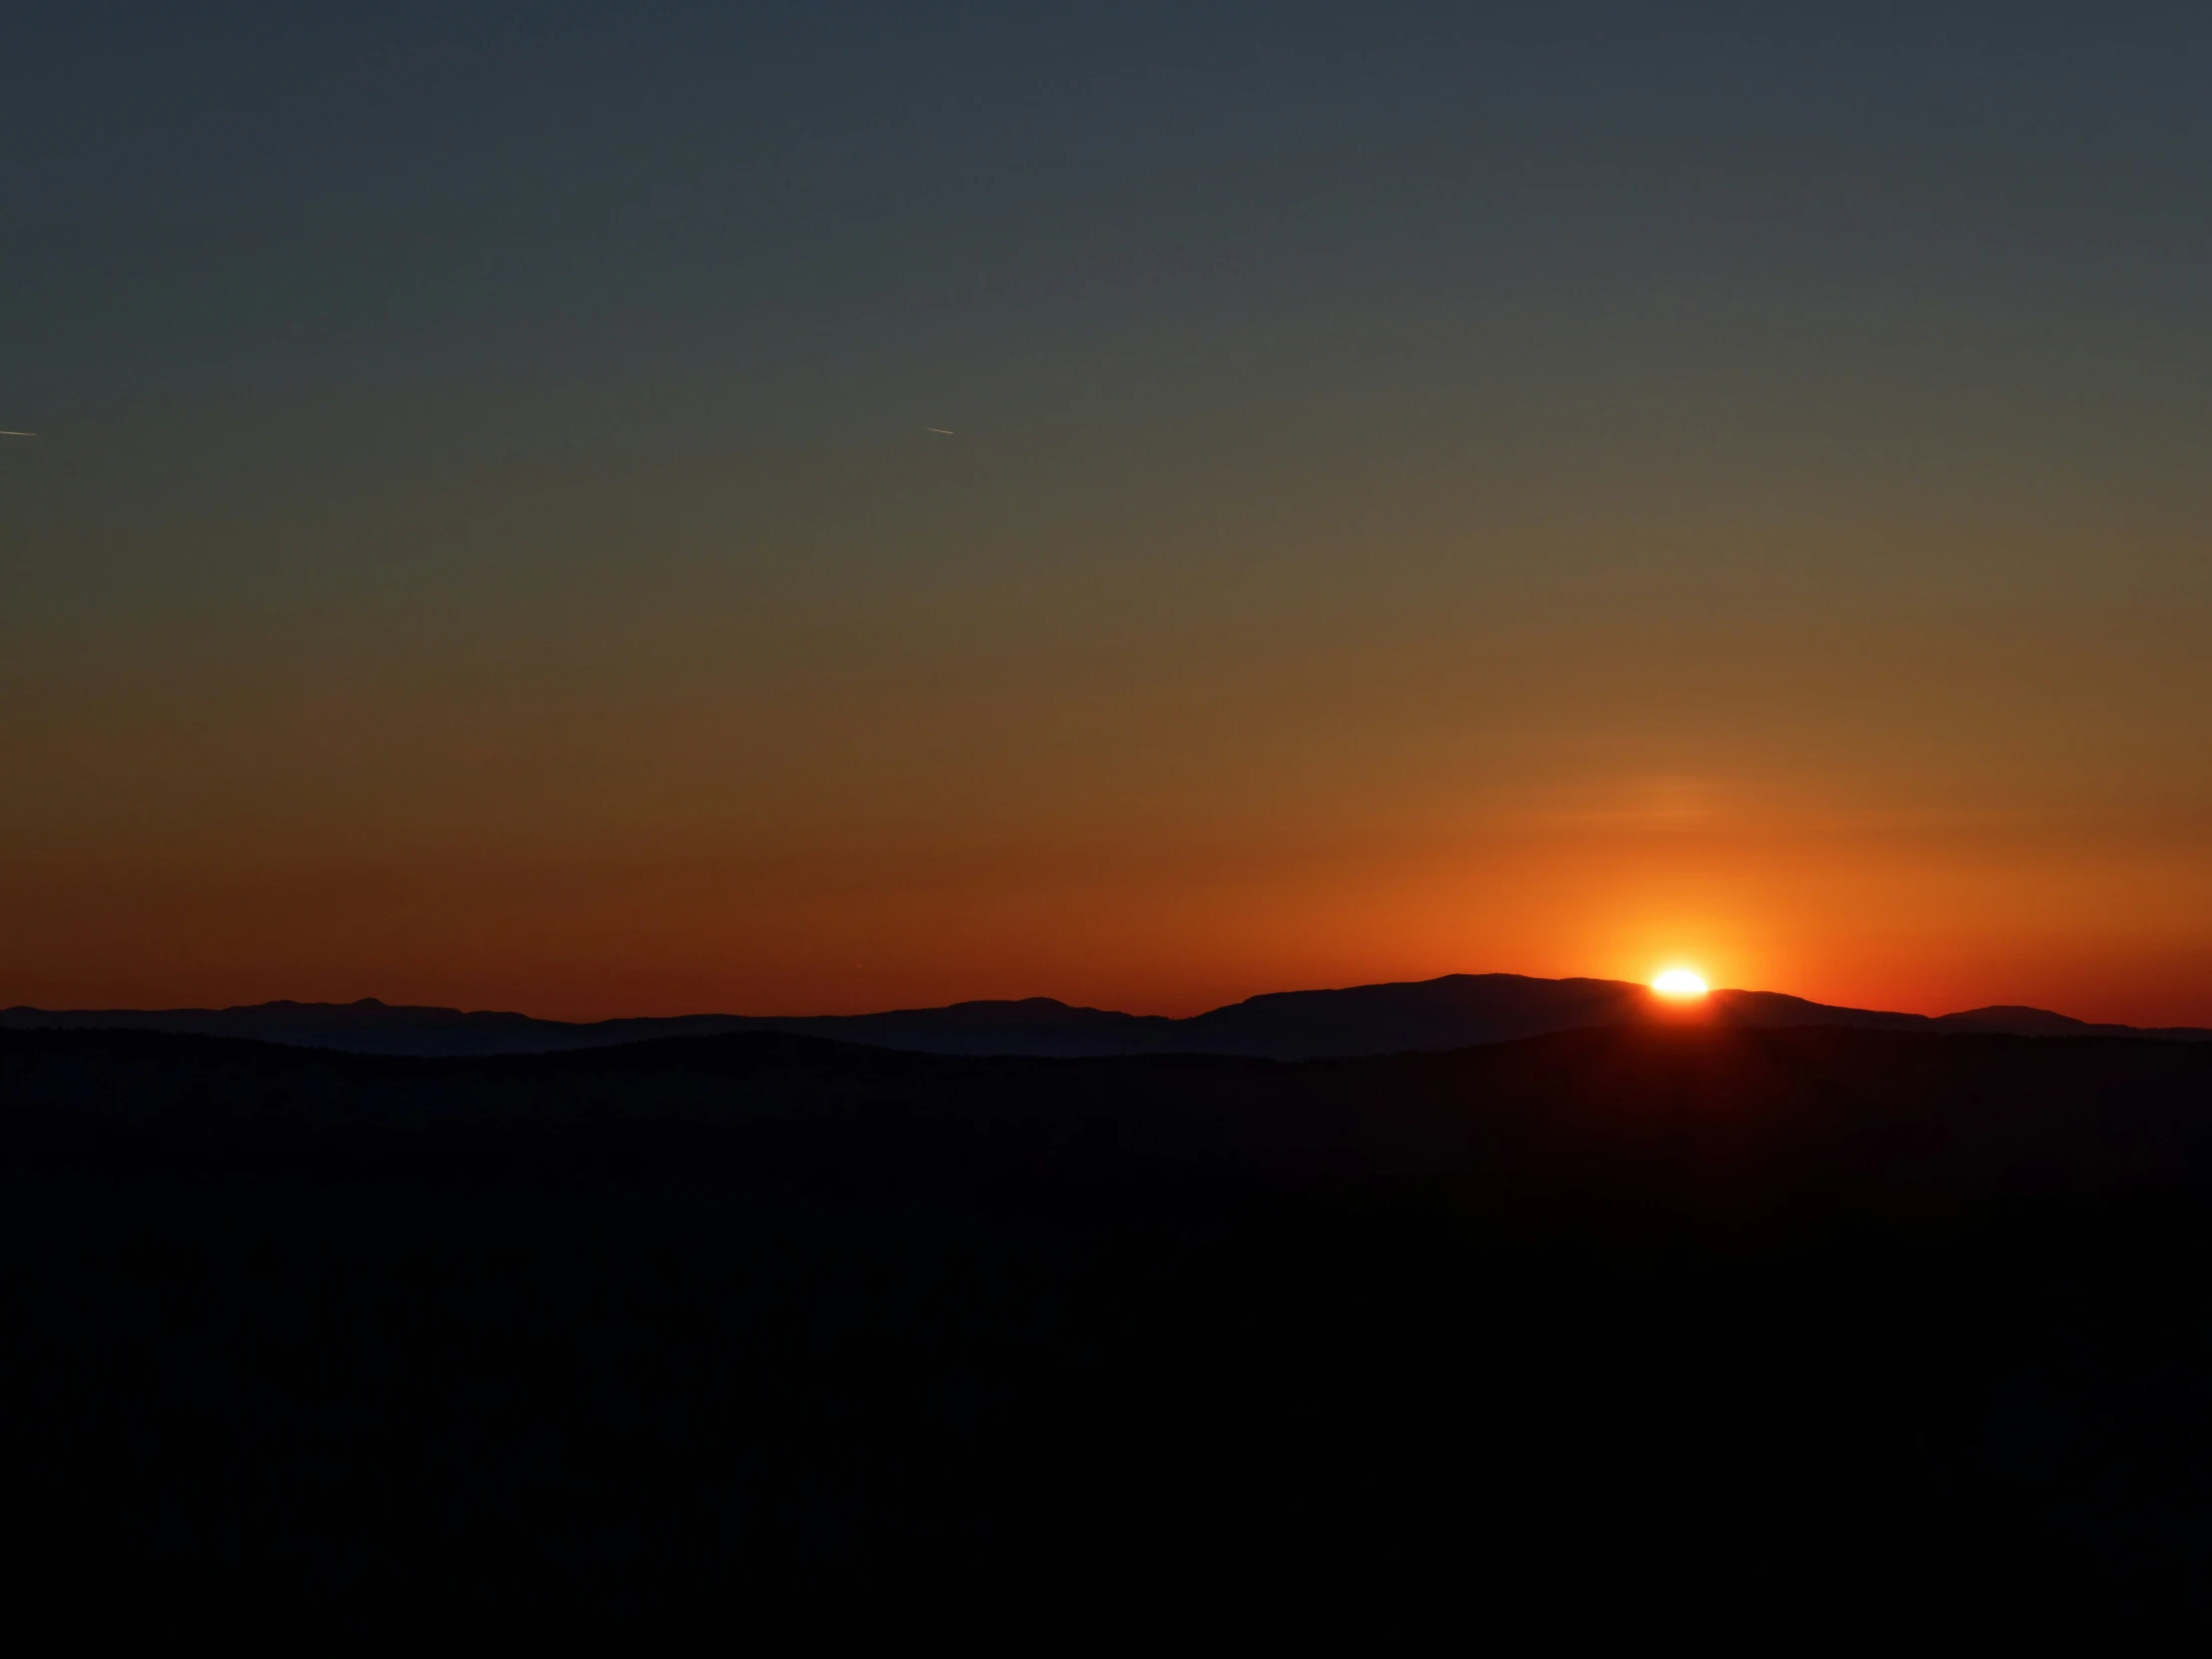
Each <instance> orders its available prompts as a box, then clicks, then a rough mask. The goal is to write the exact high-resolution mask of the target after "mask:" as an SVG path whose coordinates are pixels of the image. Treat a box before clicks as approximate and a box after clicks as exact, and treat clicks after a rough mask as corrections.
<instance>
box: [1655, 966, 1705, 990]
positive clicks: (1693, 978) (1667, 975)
mask: <svg viewBox="0 0 2212 1659" xmlns="http://www.w3.org/2000/svg"><path fill="white" fill-rule="evenodd" d="M1651 988H1652V989H1653V990H1655V991H1657V992H1658V993H1659V994H1660V995H1661V996H1703V995H1704V994H1705V990H1706V985H1705V979H1704V976H1703V975H1701V974H1699V973H1697V972H1695V971H1694V970H1692V969H1690V968H1685V967H1673V968H1668V969H1667V970H1666V972H1664V973H1662V974H1660V975H1659V977H1658V978H1656V979H1654V980H1653V981H1652V982H1651Z"/></svg>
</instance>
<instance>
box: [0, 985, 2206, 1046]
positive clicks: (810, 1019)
mask: <svg viewBox="0 0 2212 1659" xmlns="http://www.w3.org/2000/svg"><path fill="white" fill-rule="evenodd" d="M1686 1019H1701V1020H1710V1021H1714V1022H1717V1023H1721V1024H1728V1025H1743V1026H1756V1027H1787V1026H1820V1025H1848V1026H1858V1027H1863V1028H1866V1029H1872V1030H1900V1031H1903V1030H1936V1031H1953V1032H1965V1031H1979V1032H1996V1033H2009V1034H2012V1035H2015V1036H2141V1037H2155V1038H2159V1039H2162V1040H2177V1041H2205V1040H2212V1030H2201V1029H2195V1028H2188V1027H2182V1028H2168V1029H2158V1030H2139V1029H2136V1028H2134V1027H2130V1026H2123V1025H2089V1024H2085V1023H2083V1022H2082V1021H2080V1020H2074V1019H2069V1018H2067V1017H2066V1016H2064V1015H2062V1014H2054V1013H2049V1012H2046V1011H2045V1010H2043V1009H2039V1008H2016V1007H1992V1008H1977V1009H1974V1010H1972V1011H1970V1012H1966V1013H1958V1014H1944V1015H1941V1016H1939V1017H1937V1018H1934V1019H1931V1018H1929V1017H1928V1016H1926V1015H1922V1014H1900V1013H1885V1012H1882V1011H1880V1010H1876V1009H1867V1008H1838V1007H1831V1006H1828V1005H1826V1004H1823V1003H1818V1002H1808V1001H1806V1000H1805V999H1804V998H1802V997H1795V996H1785V995H1782V994H1780V993H1778V992H1774V991H1739V990H1720V991H1715V992H1713V993H1712V994H1711V996H1709V997H1707V998H1705V999H1703V1001H1701V1002H1698V1003H1695V1004H1690V1005H1683V1004H1677V1003H1671V1002H1668V1001H1667V1000H1665V999H1664V998H1660V997H1658V996H1656V995H1654V993H1653V992H1652V991H1651V989H1650V988H1649V987H1648V986H1644V985H1638V984H1633V983H1630V982H1627V981H1624V980H1617V979H1533V978H1528V977H1525V976H1523V975H1520V974H1514V973H1480V974H1466V973H1455V974H1447V975H1446V976H1444V977H1443V978H1440V979H1426V980H1418V981H1412V982H1407V983H1399V984H1384V985H1356V986H1352V987H1349V988H1347V989H1342V990H1314V991H1279V992H1275V993H1272V994H1269V995H1265V996H1255V997H1251V998H1249V999H1247V1000H1246V1001H1243V1002H1236V1003H1231V1004H1230V1005H1228V1006H1227V1007H1222V1008H1215V1009H1212V1010H1210V1011H1209V1012H1206V1013H1203V1014H1198V1015H1195V1016H1193V1017H1191V1018H1188V1019H1168V1018H1164V1017H1162V1016H1159V1015H1149V1014H1122V1013H1114V1012H1111V1011H1109V1010H1106V1009H1100V1008H1078V1007H1070V1006H1069V1005H1068V1004H1066V1003H1064V1002H1058V1001H1055V1000H1054V999H1052V998H1051V997H1041V996H1040V997H1030V998H1027V999H1025V1000H1022V1001H1014V1002H956V1003H953V1004H952V1005H951V1006H949V1007H944V1008H904V1009H894V1010H892V1011H889V1012H886V1013H878V1014H824V1015H806V1016H796V1017H762V1016H747V1015H738V1014H691V1015H683V1016H678V1017H675V1018H665V1019H614V1020H601V1021H597V1022H594V1023H589V1024H572V1023H569V1022H566V1021H561V1020H542V1019H533V1018H531V1017H529V1016H528V1015H525V1014H516V1013H491V1012H483V1013H464V1012H461V1011H460V1010H458V1009H453V1008H423V1007H394V1006H389V1005H387V1004H385V1003H382V1002H379V1001H377V1000H375V999H374V998H373V997H371V998H366V999H363V1000H362V1001H359V1002H350V1003H328V1002H265V1003H261V1004H258V1005H256V1006H253V1007H237V1008H172V1009H163V1010H132V1009H103V1010H84V1011H60V1012H55V1011H47V1010H41V1009H37V1008H24V1007H18V1008H9V1009H7V1010H5V1011H0V1029H13V1030H33V1029H132V1030H150V1031H170V1032H177V1033H189V1034H194V1035H200V1036H228V1037H246V1038H251V1039H253V1040H256V1041H260V1042H280V1043H291V1044H296V1045H298V1046H301V1047H309V1048H335V1049H342V1050H345V1051H347V1052H349V1053H361V1054H415V1055H441V1054H442V1055H462V1054H540V1053H558V1052H563V1051H566V1050H571V1049H580V1048H603V1047H609V1046H613V1045H615V1044H619V1043H629V1042H639V1041H644V1040H648V1039H651V1038H656V1037H677V1036H710V1035H716V1034H725V1033H732V1032H740V1031H779V1032H785V1033H788V1034H791V1035H795V1036H816V1037H828V1038H831V1039H834V1040H837V1041H842V1042H858V1043H868V1044H871V1045H874V1046H876V1047H881V1048H896V1049H903V1050H908V1051H911V1052H915V1053H923V1054H975V1055H987V1054H1005V1055H1018V1054H1029V1055H1053V1056H1059V1057H1063V1058H1103V1057H1106V1056H1111V1055H1118V1054H1235V1055H1247V1056H1253V1057H1258V1058H1266V1059H1281V1060H1297V1059H1321V1058H1330V1057H1351V1056H1357V1055H1366V1054H1406V1053H1429V1052H1438V1051H1443V1050H1449V1049H1454V1048H1468V1047H1472V1046H1474V1045H1475V1044H1478V1043H1492V1042H1507V1041H1511V1040H1513V1039H1515V1038H1519V1037H1534V1036H1542V1035H1544V1034H1545V1033H1547V1032H1551V1031H1571V1030H1577V1029H1581V1028H1585V1027H1593V1026H1604V1025H1634V1024H1643V1023H1649V1022H1654V1021H1659V1022H1666V1023H1679V1022H1681V1021H1683V1020H1686Z"/></svg>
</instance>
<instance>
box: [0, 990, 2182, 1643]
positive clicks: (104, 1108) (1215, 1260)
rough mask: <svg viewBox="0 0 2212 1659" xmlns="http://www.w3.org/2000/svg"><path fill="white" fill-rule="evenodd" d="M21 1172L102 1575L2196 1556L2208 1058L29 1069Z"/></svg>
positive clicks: (1694, 1037)
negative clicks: (112, 1568)
mask: <svg viewBox="0 0 2212 1659" xmlns="http://www.w3.org/2000/svg"><path fill="white" fill-rule="evenodd" d="M0 1125H4V1128H0V1167H4V1168H5V1171H6V1208H5V1216H6V1223H5V1225H6V1230H7V1236H6V1258H5V1260H6V1269H5V1273H6V1285H5V1295H6V1298H7V1306H8V1309H9V1310H10V1312H9V1321H10V1328H9V1329H10V1351H9V1356H8V1365H9V1368H10V1371H11V1373H12V1382H11V1388H10V1393H11V1397H12V1398H13V1399H14V1400H15V1404H14V1405H13V1407H12V1408H11V1411H10V1415H9V1422H8V1429H7V1433H8V1436H9V1439H10V1442H11V1449H10V1466H11V1468H12V1469H13V1470H14V1471H15V1472H14V1478H13V1487H14V1490H15V1491H16V1493H17V1495H18V1508H19V1513H30V1514H34V1515H36V1516H38V1517H40V1524H39V1525H38V1526H37V1528H36V1529H35V1530H36V1532H37V1534H38V1539H39V1547H40V1548H42V1549H44V1550H46V1551H47V1552H49V1553H50V1554H52V1555H53V1556H54V1558H55V1559H56V1560H57V1561H60V1562H62V1563H65V1564H67V1563H74V1564H82V1563H84V1562H86V1561H88V1560H90V1561H99V1562H107V1563H115V1564H117V1570H118V1571H124V1572H130V1571H137V1570H140V1569H141V1568H144V1567H147V1566H152V1567H155V1568H159V1567H161V1566H164V1565H167V1566H171V1567H178V1568H183V1569H186V1570H187V1571H188V1572H191V1573H193V1574H197V1575H199V1576H200V1577H201V1578H203V1579H209V1578H215V1579H220V1578H221V1577H222V1576H223V1575H225V1574H238V1573H244V1574H246V1575H248V1576H250V1577H258V1578H259V1579H262V1580H265V1581H274V1580H279V1579H280V1580H281V1581H283V1582H284V1583H286V1584H291V1585H302V1586H307V1587H310V1588H314V1589H317V1590H318V1591H322V1592H327V1593H328V1594H331V1595H334V1596H340V1597H355V1598H358V1597H361V1596H367V1597H370V1598H372V1599H373V1598H376V1597H381V1596H388V1595H389V1594H391V1593H393V1592H394V1590H395V1589H397V1588H403V1587H407V1586H413V1585H424V1584H432V1583H441V1582H445V1581H448V1580H452V1579H464V1580H466V1581H468V1582H469V1583H470V1584H472V1585H474V1586H476V1587H478V1588H480V1589H481V1588H483V1587H485V1586H492V1585H499V1584H512V1583H515V1582H518V1581H519V1582H521V1583H523V1584H525V1585H529V1586H532V1587H533V1590H532V1593H539V1594H542V1593H544V1592H545V1591H546V1589H547V1588H548V1587H550V1586H558V1587H559V1589H560V1590H561V1592H562V1593H564V1594H584V1595H595V1594H600V1593H606V1594H612V1595H626V1594H632V1593H635V1592H636V1591H637V1589H638V1587H639V1586H641V1585H649V1584H654V1583H659V1582H662V1581H664V1580H665V1579H667V1578H669V1577H671V1576H674V1577H678V1578H684V1579H688V1580H691V1581H693V1582H695V1583H696V1582H700V1581H711V1582H715V1583H718V1584H722V1585H724V1586H725V1587H727V1588H728V1589H729V1592H730V1593H731V1594H733V1595H742V1594H747V1593H754V1592H760V1593H766V1590H767V1589H768V1587H770V1586H774V1587H775V1588H776V1590H777V1591H778V1593H788V1592H789V1591H790V1590H791V1588H792V1587H793V1586H794V1585H809V1584H814V1585H825V1586H831V1587H833V1588H832V1589H831V1590H829V1591H825V1592H824V1593H826V1594H830V1595H831V1596H832V1599H833V1598H834V1597H835V1596H837V1595H844V1596H847V1597H849V1596H850V1595H851V1594H852V1593H854V1587H855V1586H859V1585H879V1584H881V1583H884V1582H888V1581H889V1575H897V1576H900V1577H903V1578H918V1579H920V1580H923V1581H925V1582H927V1583H928V1584H929V1585H930V1586H932V1587H933V1589H934V1591H935V1592H936V1593H940V1594H942V1593H958V1591H959V1589H960V1587H961V1586H963V1585H967V1586H990V1585H997V1586H1000V1588H1001V1589H1003V1587H1004V1586H1006V1585H1009V1584H1013V1583H1017V1582H1018V1583H1021V1584H1025V1585H1033V1584H1038V1583H1043V1582H1048V1581H1049V1582H1055V1583H1062V1584H1068V1585H1083V1586H1087V1588H1086V1589H1083V1590H1081V1591H1077V1590H1073V1589H1071V1590H1068V1591H1067V1592H1066V1594H1067V1595H1068V1596H1071V1597H1081V1596H1089V1597H1092V1598H1098V1597H1104V1598H1105V1601H1103V1602H1094V1601H1084V1600H1081V1599H1077V1600H1072V1601H1064V1602H1063V1606H1064V1607H1073V1608H1077V1609H1080V1608H1082V1607H1087V1606H1093V1605H1094V1604H1095V1605H1097V1606H1104V1605H1106V1603H1108V1602H1111V1603H1114V1604H1116V1605H1119V1604H1121V1603H1125V1602H1126V1601H1127V1600H1128V1599H1129V1598H1130V1597H1131V1596H1133V1595H1137V1594H1140V1593H1148V1592H1150V1591H1152V1590H1156V1589H1157V1588H1159V1587H1160V1586H1164V1585H1174V1584H1185V1583H1198V1584H1204V1585H1207V1586H1211V1587H1214V1588H1217V1589H1218V1588H1221V1587H1223V1586H1229V1585H1236V1586H1244V1587H1246V1588H1247V1589H1249V1590H1251V1591H1253V1592H1255V1593H1262V1594H1265V1595H1266V1596H1267V1597H1269V1598H1270V1599H1269V1605H1270V1606H1271V1607H1274V1608H1276V1609H1278V1610H1280V1609H1283V1608H1286V1607H1295V1606H1298V1605H1301V1604H1303V1603H1304V1602H1305V1601H1306V1600H1308V1599H1310V1598H1314V1597H1318V1596H1341V1595H1344V1594H1346V1593H1350V1587H1352V1586H1364V1587H1366V1588H1364V1589H1363V1590H1362V1591H1361V1593H1363V1594H1368V1595H1371V1596H1374V1597H1375V1598H1377V1599H1376V1600H1375V1601H1374V1607H1375V1608H1376V1609H1378V1611H1377V1613H1376V1616H1377V1617H1381V1616H1382V1611H1381V1610H1383V1609H1386V1608H1388V1607H1394V1606H1399V1605H1402V1604H1403V1598H1404V1596H1405V1595H1406V1594H1407V1593H1408V1592H1409V1591H1410V1590H1411V1589H1413V1588H1416V1587H1417V1588H1418V1589H1420V1590H1422V1591H1424V1592H1426V1593H1430V1594H1433V1593H1434V1592H1436V1591H1437V1590H1438V1589H1439V1588H1441V1589H1443V1590H1445V1591H1448V1592H1449V1593H1450V1594H1452V1595H1458V1596H1463V1597H1473V1598H1483V1597H1496V1596H1502V1595H1507V1594H1515V1595H1518V1594H1525V1593H1527V1592H1528V1589H1529V1586H1531V1585H1534V1584H1551V1583H1555V1582H1559V1581H1561V1580H1562V1578H1564V1579H1571V1580H1572V1581H1573V1583H1574V1584H1575V1585H1576V1588H1575V1589H1574V1590H1573V1591H1572V1592H1571V1593H1569V1594H1567V1595H1566V1596H1565V1598H1564V1599H1562V1600H1560V1601H1559V1602H1557V1603H1556V1614H1557V1616H1558V1617H1559V1618H1562V1619H1571V1618H1573V1617H1577V1616H1581V1615H1583V1614H1587V1613H1591V1612H1593V1611H1595V1610H1601V1609H1604V1608H1606V1607H1608V1606H1611V1607H1613V1608H1614V1609H1615V1610H1619V1609H1620V1608H1622V1607H1627V1606H1634V1605H1642V1604H1643V1602H1642V1600H1639V1598H1644V1599H1648V1598H1651V1597H1654V1596H1660V1595H1666V1596H1673V1597H1681V1596H1690V1597H1692V1598H1695V1597H1699V1596H1712V1597H1716V1598H1719V1599H1721V1600H1724V1601H1728V1602H1730V1603H1732V1604H1734V1603H1741V1602H1742V1601H1743V1600H1744V1599H1745V1598H1746V1597H1747V1596H1750V1595H1752V1594H1754V1593H1755V1592H1758V1593H1764V1592H1766V1591H1768V1590H1773V1589H1777V1588H1780V1587H1795V1589H1796V1590H1797V1591H1799V1592H1801V1603H1800V1604H1801V1606H1802V1607H1806V1608H1813V1609H1816V1610H1818V1609H1828V1610H1829V1613H1832V1614H1834V1616H1836V1617H1841V1616H1842V1615H1843V1611H1844V1610H1847V1609H1849V1608H1853V1607H1863V1606H1865V1605H1868V1604H1869V1603H1870V1602H1872V1601H1874V1600H1879V1599H1883V1598H1888V1597H1894V1596H1898V1595H1904V1594H1908V1593H1910V1594H1921V1593H1924V1592H1926V1591H1928V1590H1929V1589H1930V1588H1931V1587H1932V1586H1933V1587H1936V1588H1939V1589H1943V1590H1947V1591H1952V1592H1960V1593H1964V1594H1968V1595H1988V1594H1995V1595H2000V1596H2002V1597H2004V1598H2006V1602H2005V1604H2006V1605H2007V1606H2010V1607H2013V1608H2015V1609H2019V1608H2032V1607H2034V1606H2037V1605H2040V1604H2042V1603H2043V1602H2045V1601H2052V1600H2064V1599H2069V1598H2082V1597H2087V1598H2090V1599H2092V1600H2098V1601H2100V1604H2101V1605H2104V1606H2106V1607H2107V1608H2109V1609H2125V1608H2141V1607H2143V1606H2147V1605H2149V1604H2150V1597H2151V1596H2153V1595H2155V1596H2157V1597H2160V1598H2163V1597H2165V1596H2168V1595H2173V1594H2187V1593H2188V1592H2189V1590H2190V1587H2191V1584H2192V1580H2193V1576H2194V1575H2195V1573H2196V1571H2197V1567H2198V1563H2199V1562H2200V1561H2201V1559H2202V1558H2203V1552H2204V1550H2205V1548H2206V1546H2207V1545H2208V1544H2212V1495H2208V1494H2212V1302H2208V1294H2212V1204H2208V1199H2212V1185H2208V1183H2212V1046H2205V1045H2192V1044H2172V1043H2165V1044H2161V1043H2154V1042H2145V1041H2131V1040H2122V1039H2105V1038H2078V1039H2064V1040H2035V1039H2027V1038H2019V1037H2009V1036H1975V1035H1967V1036H1933V1035H1926V1034H1921V1033H1915V1032H1884V1031H1871V1030H1851V1029H1825V1030H1745V1029H1710V1028H1708V1029H1696V1028H1688V1029H1663V1028H1659V1029H1654V1028H1620V1029H1609V1030H1591V1031H1580V1032H1567V1033H1560V1034H1556V1035H1552V1036H1547V1037H1540V1038H1536V1039H1532V1040H1529V1041H1525V1042H1516V1043H1506V1044H1499V1045H1496V1046H1492V1047H1487V1048H1477V1049H1470V1050H1465V1051H1462V1052H1457V1053H1450V1054H1429V1055H1413V1056H1404V1057H1398V1058H1393V1059H1371V1060H1343V1061H1314V1062H1306V1063H1300V1064H1285V1063H1279V1062H1272V1061H1264V1060H1249V1059H1234V1058H1206V1057H1197V1056H1180V1057H1155V1058H1124V1059H1101V1060H1065V1059H977V1058H957V1057H942V1056H929V1055H920V1054H901V1053H889V1052H885V1051H881V1050H875V1049H868V1048H861V1047H854V1046H848V1045H842V1044H836V1043H830V1042H822V1041H816V1040H811V1039H806V1038H799V1037H790V1036H781V1035H766V1034H754V1035H736V1036H721V1037H700V1038H688V1039H676V1040H669V1041H661V1042H653V1043H643V1044H638V1045H635V1046H630V1047H623V1048H608V1049H599V1050H593V1051H588V1052H581V1053H571V1054H560V1055H533V1056H509V1057H499V1058H477V1059H403V1058H390V1057H372V1056H360V1055H344V1054H335V1053H327V1052H317V1051H312V1050H305V1049H297V1048H280V1047H275V1046H266V1045H261V1044H256V1043H248V1042H237V1041H228V1040H221V1039H215V1038H205V1037H190V1036H176V1035H164V1034H158V1033H150V1032H131V1031H55V1032H0ZM126 1564H128V1565H126ZM518 1575H519V1580H518ZM749 1586H750V1590H749V1589H748V1587H749ZM1102 1586H1103V1588H1102ZM1378 1587H1380V1588H1378ZM1802 1598H1812V1599H1802ZM1829 1613H1823V1614H1820V1615H1819V1616H1820V1617H1822V1618H1826V1617H1828V1616H1829ZM1067 1616H1070V1617H1072V1616H1074V1615H1073V1614H1069V1615H1067ZM1086 1616H1087V1615H1086ZM2112 1616H2115V1617H2117V1616H2119V1615H2118V1614H2117V1613H2114V1614H2113V1615H2112ZM1068 1628H1073V1627H1068Z"/></svg>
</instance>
